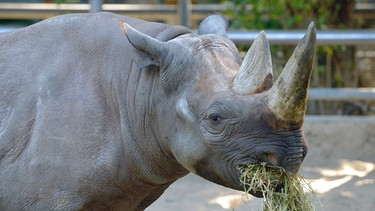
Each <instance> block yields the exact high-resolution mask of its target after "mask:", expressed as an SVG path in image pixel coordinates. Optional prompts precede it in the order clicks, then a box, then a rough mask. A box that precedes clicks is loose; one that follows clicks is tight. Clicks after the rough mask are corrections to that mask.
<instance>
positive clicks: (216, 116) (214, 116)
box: [208, 114, 222, 123]
mask: <svg viewBox="0 0 375 211" xmlns="http://www.w3.org/2000/svg"><path fill="white" fill-rule="evenodd" d="M208 118H209V119H210V121H211V122H213V123H219V122H220V121H221V120H222V118H221V117H220V115H219V114H210V116H209V117H208Z"/></svg>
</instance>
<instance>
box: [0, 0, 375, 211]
mask: <svg viewBox="0 0 375 211" xmlns="http://www.w3.org/2000/svg"><path fill="white" fill-rule="evenodd" d="M99 11H109V12H114V13H117V14H121V15H126V16H131V17H135V18H141V19H145V20H149V21H157V22H163V23H167V24H171V25H178V24H180V25H185V26H188V27H191V28H192V29H196V28H197V26H198V24H199V23H200V21H202V20H203V19H204V18H205V17H206V16H208V15H209V14H213V13H216V12H220V13H223V14H224V15H225V16H227V18H228V20H229V25H230V27H229V31H228V36H229V38H231V39H232V40H233V41H234V42H235V44H236V45H237V47H238V48H239V50H240V52H241V54H242V55H243V56H244V55H245V53H246V51H247V50H248V49H249V47H250V45H251V43H252V41H253V40H254V38H255V37H256V35H257V34H258V33H259V32H260V30H265V31H266V33H267V37H268V39H269V42H270V44H271V54H272V57H273V68H274V74H275V76H276V77H277V76H278V75H279V74H280V72H281V71H282V69H283V67H284V65H285V63H286V61H287V60H288V58H289V57H290V55H291V53H292V51H293V49H294V47H295V46H296V44H297V43H298V41H299V40H300V39H301V38H302V36H303V34H304V32H305V30H306V28H307V26H308V24H309V23H310V22H311V21H314V22H315V24H316V26H317V29H318V31H317V41H318V46H317V54H316V58H315V65H314V71H313V76H312V80H311V89H310V91H309V100H308V108H307V114H308V115H307V117H306V120H305V124H304V132H305V134H306V137H307V139H308V142H309V153H308V155H307V157H306V159H305V161H304V163H303V166H302V167H301V170H300V172H301V173H302V174H304V175H305V176H306V178H307V179H308V181H309V182H311V185H312V187H313V189H314V190H315V191H316V193H317V196H318V200H314V204H315V205H316V208H317V210H350V211H352V210H373V209H374V207H375V0H342V1H335V0H309V1H301V0H279V1H274V0H233V1H220V0H203V1H197V0H12V1H11V0H0V32H5V31H11V30H15V29H17V28H22V27H26V26H28V25H30V24H33V23H37V22H39V21H42V20H44V19H46V18H49V17H52V16H56V15H61V14H67V13H86V12H99ZM319 201H320V202H319ZM261 203H262V201H261V199H255V198H253V197H244V195H243V193H242V192H238V191H234V190H230V189H227V188H224V187H221V186H218V185H215V184H213V183H210V182H207V181H205V180H203V179H201V178H199V177H197V176H195V175H192V174H189V175H188V176H187V177H184V178H182V179H180V180H178V181H177V182H176V183H174V184H173V185H172V186H171V187H170V188H168V189H167V191H166V193H165V194H163V195H162V197H161V198H159V199H158V200H157V201H156V202H155V203H154V204H152V205H151V206H150V207H149V208H148V209H147V210H149V211H153V210H154V211H158V210H180V211H183V210H231V209H233V208H235V210H237V211H238V210H259V209H260V207H261ZM320 204H322V205H323V208H322V207H321V206H320Z"/></svg>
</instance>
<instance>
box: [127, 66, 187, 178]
mask: <svg viewBox="0 0 375 211" xmlns="http://www.w3.org/2000/svg"><path fill="white" fill-rule="evenodd" d="M130 69H131V71H130V72H129V74H128V78H127V79H126V82H125V83H126V85H125V86H126V87H125V90H124V91H125V93H124V96H125V99H124V104H123V105H122V106H123V109H122V110H123V114H122V117H121V118H122V121H123V123H124V124H126V125H127V126H126V127H125V128H124V127H123V131H122V132H123V136H124V137H125V138H124V142H125V146H126V145H128V144H130V145H132V148H131V152H128V153H129V154H132V156H133V159H136V160H137V162H139V163H142V164H143V165H142V166H138V169H137V171H138V172H137V174H140V175H139V177H144V179H145V180H152V181H147V182H156V183H160V184H163V183H169V182H171V181H174V180H176V179H178V178H180V177H182V176H184V175H186V174H187V173H188V172H187V170H186V169H184V168H183V167H182V166H181V165H180V164H179V163H178V162H177V161H176V160H175V158H174V157H173V156H171V155H172V153H170V152H169V149H166V147H165V143H163V142H164V141H165V140H163V138H164V135H163V134H161V132H160V131H159V129H158V128H159V126H160V125H159V124H158V122H157V119H158V115H161V114H159V113H158V108H159V106H164V104H163V105H161V103H165V102H164V100H162V99H161V98H163V96H161V94H160V93H161V92H160V88H161V87H160V84H159V71H157V70H156V69H155V68H144V69H142V70H140V69H139V68H138V67H137V66H136V63H135V62H133V64H132V67H131V68H130ZM166 105H167V104H165V106H166ZM142 174H144V175H142Z"/></svg>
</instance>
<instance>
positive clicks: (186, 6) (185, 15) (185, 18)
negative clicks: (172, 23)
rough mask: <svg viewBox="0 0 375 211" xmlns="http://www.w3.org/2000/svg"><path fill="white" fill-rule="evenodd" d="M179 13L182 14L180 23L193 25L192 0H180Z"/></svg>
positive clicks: (188, 25)
mask: <svg viewBox="0 0 375 211" xmlns="http://www.w3.org/2000/svg"><path fill="white" fill-rule="evenodd" d="M177 13H178V14H179V16H180V24H181V25H183V26H187V27H191V0H179V1H178V5H177Z"/></svg>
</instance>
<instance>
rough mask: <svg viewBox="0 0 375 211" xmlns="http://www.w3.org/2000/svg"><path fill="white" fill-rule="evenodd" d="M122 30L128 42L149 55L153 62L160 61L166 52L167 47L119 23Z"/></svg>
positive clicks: (163, 43) (125, 24) (127, 25)
mask: <svg viewBox="0 0 375 211" xmlns="http://www.w3.org/2000/svg"><path fill="white" fill-rule="evenodd" d="M120 25H121V28H122V30H123V31H124V32H125V34H126V36H127V37H128V40H129V42H130V43H131V44H132V45H133V46H134V47H135V48H137V49H138V50H141V51H144V52H146V53H147V54H149V55H150V56H151V57H152V58H153V59H154V60H155V62H158V61H160V60H162V58H163V57H165V55H166V54H167V52H168V48H169V47H168V45H167V44H166V43H165V42H161V41H159V40H157V39H155V38H153V37H150V36H148V35H146V34H144V33H142V32H140V31H138V30H136V29H134V28H133V27H131V26H130V25H129V24H127V23H120Z"/></svg>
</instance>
